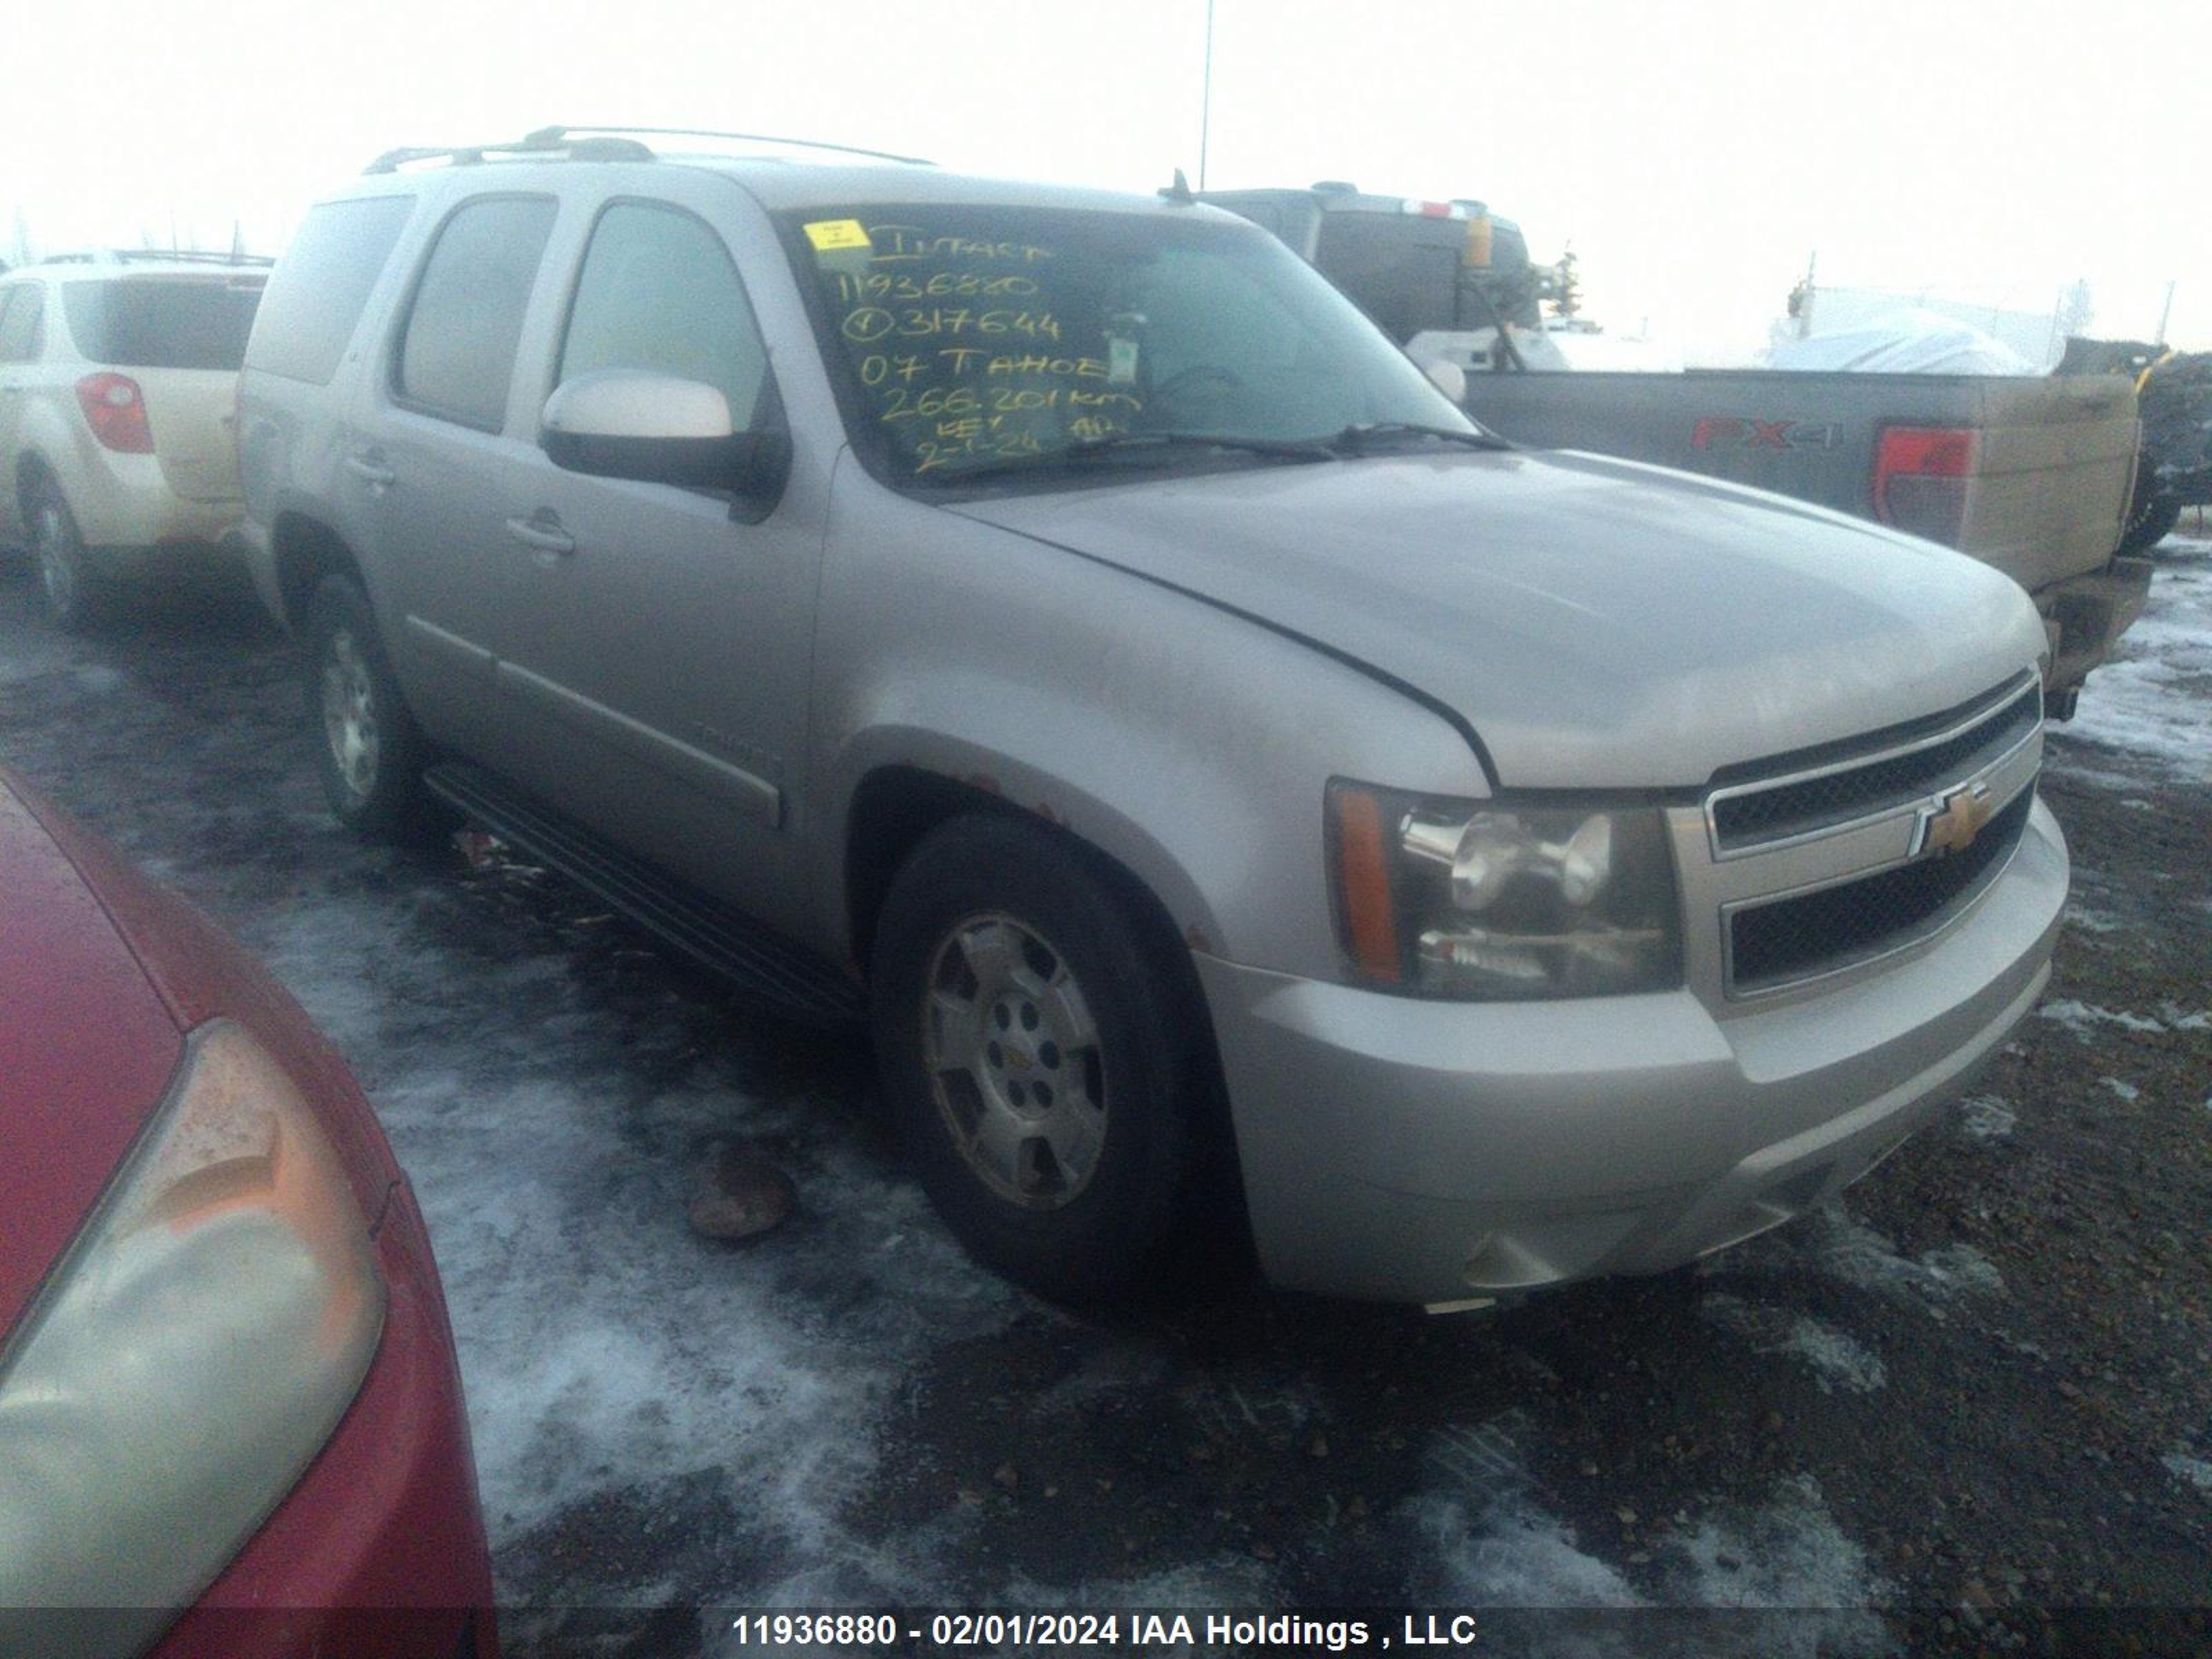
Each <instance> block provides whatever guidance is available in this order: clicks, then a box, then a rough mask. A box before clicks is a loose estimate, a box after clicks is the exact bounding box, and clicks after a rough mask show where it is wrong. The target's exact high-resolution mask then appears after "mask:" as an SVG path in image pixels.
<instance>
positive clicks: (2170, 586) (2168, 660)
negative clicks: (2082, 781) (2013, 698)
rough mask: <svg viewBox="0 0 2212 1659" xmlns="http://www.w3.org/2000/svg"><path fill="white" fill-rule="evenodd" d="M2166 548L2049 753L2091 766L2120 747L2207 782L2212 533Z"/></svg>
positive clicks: (2210, 764)
mask: <svg viewBox="0 0 2212 1659" xmlns="http://www.w3.org/2000/svg"><path fill="white" fill-rule="evenodd" d="M2163 545H2164V550H2163V552H2162V554H2161V556H2160V562H2159V568H2158V574H2157V576H2156V578H2155V580H2154V581H2153V582H2152V584H2151V591H2150V599H2149V602H2148V604H2147V605H2145V606H2144V608H2143V614H2142V616H2141V617H2138V618H2137V619H2136V623H2135V625H2134V626H2133V627H2132V628H2130V629H2128V631H2127V633H2126V635H2124V637H2123V638H2122V639H2121V641H2120V643H2119V647H2118V651H2117V653H2115V655H2114V659H2113V660H2112V661H2111V662H2108V663H2106V664H2105V665H2104V666H2102V667H2101V668H2099V669H2096V670H2095V671H2093V672H2092V673H2091V674H2090V676H2089V681H2088V684H2087V686H2086V687H2085V688H2084V689H2083V690H2082V693H2081V705H2080V707H2079V708H2078V709H2077V710H2076V711H2075V715H2074V718H2073V719H2072V720H2069V721H2068V722H2067V723H2066V724H2064V725H2063V726H2053V727H2052V728H2051V753H2052V758H2053V759H2054V761H2056V762H2058V763H2063V764H2068V765H2075V764H2080V765H2081V767H2082V769H2084V770H2093V769H2094V757H2095V755H2096V753H2097V751H2098V750H2100V749H2103V750H2124V751H2125V752H2126V753H2129V754H2131V755H2138V756H2142V757H2147V758H2148V759H2150V760H2153V761H2154V762H2157V763H2159V764H2160V766H2161V767H2162V769H2164V770H2166V772H2167V773H2169V774H2170V775H2172V776H2173V777H2175V778H2177V779H2179V780H2182V781H2186V782H2191V783H2212V731H2208V730H2207V729H2206V727H2205V725H2204V708H2203V701H2202V696H2203V688H2204V686H2205V685H2206V684H2212V539H2208V538H2204V537H2202V536H2194V535H2173V536H2169V537H2167V538H2166V541H2165V543H2164V544H2163ZM2192 691H2193V692H2194V693H2195V695H2193V696H2192V695H2189V694H2190V693H2191V692H2192Z"/></svg>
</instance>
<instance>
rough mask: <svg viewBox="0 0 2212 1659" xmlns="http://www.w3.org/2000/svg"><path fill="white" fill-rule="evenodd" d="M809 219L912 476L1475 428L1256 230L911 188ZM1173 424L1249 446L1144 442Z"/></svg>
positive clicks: (805, 231) (888, 454)
mask: <svg viewBox="0 0 2212 1659" xmlns="http://www.w3.org/2000/svg"><path fill="white" fill-rule="evenodd" d="M791 217H792V222H793V224H794V225H795V227H796V233H797V234H796V235H795V236H794V239H793V240H794V246H796V247H797V248H798V249H799V258H802V259H803V260H805V261H806V262H808V263H810V264H811V267H812V270H811V273H805V275H806V276H808V277H809V278H810V279H811V281H812V282H813V283H815V284H816V285H817V293H818V295H819V297H820V300H821V305H820V307H818V309H817V318H818V319H819V323H820V325H821V326H822V328H823V334H824V339H823V350H824V355H825V356H827V357H828V358H829V360H830V361H831V362H833V363H836V364H840V365H842V368H844V370H845V371H846V373H847V374H848V376H849V380H848V386H847V387H846V394H847V404H848V410H849V411H850V412H851V414H852V416H854V426H855V428H856V431H855V435H854V436H855V442H856V443H857V444H860V445H862V446H865V447H866V448H868V449H869V450H870V451H871V453H872V455H873V457H874V459H875V460H876V462H877V464H878V465H879V466H881V467H882V468H883V469H884V470H885V471H888V472H889V474H890V477H892V478H893V479H895V480H896V481H899V482H902V483H903V482H912V483H927V484H940V483H957V482H959V481H960V480H961V479H962V478H963V477H965V476H968V475H970V474H979V473H981V472H985V471H989V472H994V473H1001V474H1003V473H1005V472H1006V471H1007V470H1008V469H1007V463H1009V462H1029V461H1035V462H1038V463H1042V464H1045V465H1044V466H1043V467H1041V468H1039V469H1038V470H1040V471H1042V470H1047V469H1048V466H1049V463H1050V462H1051V461H1052V459H1054V457H1057V456H1064V457H1066V458H1067V459H1070V460H1073V459H1076V458H1077V457H1079V456H1087V455H1096V454H1098V453H1101V452H1103V451H1109V450H1110V451H1113V452H1115V453H1120V452H1121V449H1122V448H1124V447H1127V449H1128V450H1130V451H1131V452H1133V453H1138V454H1141V455H1143V456H1145V457H1146V459H1147V460H1148V462H1149V463H1151V464H1166V463H1167V462H1168V461H1169V460H1170V459H1175V460H1181V459H1188V458H1190V457H1192V456H1200V457H1203V458H1204V459H1206V461H1207V462H1209V463H1211V464H1237V463H1238V462H1240V461H1241V462H1242V463H1243V464H1263V458H1264V457H1265V456H1266V455H1267V453H1270V451H1269V449H1268V446H1273V452H1274V453H1280V450H1281V447H1282V446H1283V445H1285V444H1308V445H1310V444H1314V443H1318V442H1322V441H1328V440H1330V439H1333V438H1334V437H1335V436H1336V435H1339V434H1340V433H1342V432H1344V431H1345V430H1346V429H1347V428H1353V427H1366V426H1385V425H1390V424H1394V423H1404V424H1410V425H1415V426H1425V427H1439V428H1446V429H1447V430H1449V431H1451V432H1455V433H1472V432H1474V430H1475V428H1474V427H1473V426H1472V425H1471V424H1470V423H1469V422H1468V420H1467V419H1466V417H1465V416H1462V414H1461V413H1460V412H1459V411H1458V410H1456V409H1455V408H1454V407H1453V406H1452V405H1451V404H1450V403H1449V401H1448V400H1446V399H1445V398H1444V397H1443V394H1442V393H1440V392H1437V390H1436V388H1435V387H1434V386H1431V385H1430V384H1429V381H1428V380H1427V379H1426V377H1425V376H1424V375H1423V374H1421V372H1420V371H1419V369H1417V368H1414V367H1413V364H1412V363H1410V362H1407V359H1406V358H1405V356H1403V355H1402V354H1401V353H1400V352H1399V351H1398V350H1397V349H1395V347H1393V346H1392V345H1391V343H1389V340H1387V339H1385V338H1384V337H1383V335H1382V334H1380V333H1379V332H1377V331H1376V328H1375V326H1374V325H1373V324H1371V323H1370V322H1369V321H1368V320H1367V319H1365V318H1364V317H1363V316H1361V315H1360V313H1359V312H1358V308H1357V307H1354V306H1353V305H1352V303H1351V302H1350V301H1347V300H1346V299H1345V298H1344V297H1343V296H1342V295H1340V294H1338V293H1337V292H1336V290H1335V289H1332V288H1331V287H1329V286H1328V283H1326V282H1324V281H1323V280H1322V278H1321V277H1320V276H1316V274H1315V273H1314V272H1313V271H1312V270H1310V269H1309V268H1308V267H1307V266H1306V265H1305V264H1304V263H1303V262H1302V261H1300V260H1299V259H1298V258H1297V257H1296V256H1295V255H1293V254H1292V253H1291V252H1290V251H1289V250H1288V249H1286V248H1285V247H1284V246H1282V244H1281V243H1279V241H1277V240H1275V239H1274V238H1273V237H1272V236H1270V235H1268V234H1267V233H1266V232H1264V231H1262V230H1260V229H1258V228H1256V227H1254V226H1250V225H1245V224H1233V223H1232V224H1225V223H1221V222H1215V221H1212V220H1209V219H1200V218H1195V217H1193V218H1176V217H1171V216H1166V215H1158V216H1154V215H1147V214H1140V213H1110V212H1096V211H1091V212H1086V211H1080V210H1048V209H1038V208H1025V207H1024V208H1008V207H948V206H941V205H930V206H925V207H918V206H914V205H911V204H907V205H901V206H897V207H854V208H851V209H849V210H848V209H842V208H841V209H818V208H817V209H814V210H809V211H806V212H805V213H802V214H797V215H793V216H791ZM1164 435H1175V436H1176V437H1177V438H1178V439H1208V438H1218V439H1221V440H1224V441H1225V442H1226V443H1230V444H1237V445H1243V446H1246V447H1242V448H1218V447H1216V448H1209V447H1208V446H1206V445H1205V444H1203V443H1194V444H1181V443H1179V444H1177V445H1175V446H1172V447H1170V446H1166V445H1153V444H1149V443H1146V440H1147V439H1150V438H1156V437H1159V436H1164ZM1022 470H1023V471H1030V470H1031V469H1030V467H1029V466H1027V465H1024V467H1023V468H1022ZM1061 476H1064V475H1061Z"/></svg>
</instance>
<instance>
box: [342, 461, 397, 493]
mask: <svg viewBox="0 0 2212 1659" xmlns="http://www.w3.org/2000/svg"><path fill="white" fill-rule="evenodd" d="M346 471H349V472H350V473H352V474H353V476H354V477H356V478H359V479H360V480H361V481H362V483H366V484H368V486H369V487H370V488H371V489H391V488H392V485H394V484H396V483H398V482H399V475H398V473H397V472H394V471H392V469H391V468H390V467H388V466H383V465H379V464H378V463H377V462H375V461H372V460H368V459H365V458H363V457H362V456H359V455H349V456H347V457H346Z"/></svg>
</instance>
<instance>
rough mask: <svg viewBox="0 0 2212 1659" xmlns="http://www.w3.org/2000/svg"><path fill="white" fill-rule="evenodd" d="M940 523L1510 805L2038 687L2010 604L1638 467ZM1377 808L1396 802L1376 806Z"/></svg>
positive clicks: (1070, 495) (1095, 500) (1026, 500)
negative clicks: (1221, 615)
mask: <svg viewBox="0 0 2212 1659" xmlns="http://www.w3.org/2000/svg"><path fill="white" fill-rule="evenodd" d="M948 510H950V511H953V512H957V513H963V514H965V515H967V516H968V517H969V518H972V519H976V520H981V521H982V522H984V523H987V524H992V525H996V526H1000V527H1001V528H1003V529H1006V530H1011V531H1013V532H1018V533H1019V534H1021V535H1024V536H1029V537H1032V538H1036V539H1037V540H1039V541H1042V542H1045V543H1048V544H1053V545H1055V546H1058V547H1060V548H1063V549H1066V550H1070V551H1073V552H1076V553H1080V554H1084V555H1086V556H1090V557H1091V558H1095V559H1098V560H1101V561H1103V562H1106V563H1109V564H1112V565H1115V566H1118V567H1120V568H1123V569H1126V570H1129V571H1132V572H1133V573H1135V574H1139V575H1143V576H1146V577H1150V578H1152V579H1154V580H1158V581H1162V582H1164V583H1168V584H1170V585H1172V586H1176V587H1180V588H1183V589H1186V590H1188V591H1189V592H1193V593H1195V594H1197V595H1199V596H1200V597H1202V598H1204V599H1210V600H1212V601H1213V602H1215V603H1217V604H1219V605H1226V606H1230V607H1233V608H1234V609H1236V610H1238V611H1244V612H1246V613H1248V614H1249V615H1252V616H1254V617H1258V618H1260V619H1261V620H1262V621H1264V622H1267V623H1270V624H1272V625H1273V626H1275V627H1277V628H1279V629H1285V630H1288V631H1290V632H1291V633H1294V634H1297V635H1304V637H1306V638H1308V639H1310V640H1313V641H1316V642H1318V643H1320V644H1322V645H1323V646H1326V647H1328V648H1330V649H1332V650H1334V651H1336V652H1339V653H1343V654H1346V655H1348V656H1350V657H1352V658H1354V659H1357V660H1358V661H1360V662H1362V663H1364V664H1366V665H1368V666H1370V668H1373V669H1375V670H1376V671H1381V672H1383V673H1385V674H1388V675H1390V676H1392V677H1394V678H1396V679H1399V680H1401V681H1403V682H1404V683H1406V684H1409V685H1411V686H1413V687H1414V688H1416V689H1417V690H1420V691H1422V692H1424V693H1425V694H1426V695H1427V696H1430V697H1432V698H1434V699H1436V700H1437V701H1438V702H1442V703H1443V704H1445V705H1446V706H1448V707H1449V708H1452V709H1454V710H1455V711H1456V712H1457V713H1458V714H1460V715H1461V716H1462V718H1463V719H1464V720H1466V721H1467V723H1468V725H1469V726H1472V727H1473V728H1474V731H1475V732H1476V733H1477V734H1478V736H1479V737H1480V738H1481V740H1482V744H1483V746H1484V747H1485V748H1486V750H1488V752H1489V755H1490V757H1491V763H1492V766H1493V768H1494V769H1495V771H1496V773H1497V777H1498V783H1499V784H1500V785H1501V786H1502V787H1508V788H1591V787H1607V788H1630V787H1637V788H1644V787H1650V788H1681V787H1694V786H1697V785H1699V784H1702V783H1704V782H1705V781H1706V780H1707V779H1708V778H1710V777H1711V775H1712V774H1713V773H1714V772H1715V771H1717V769H1720V768H1722V767H1723V766H1729V765H1732V764H1735V763H1740V762H1745V761H1755V760H1759V759H1763V758H1765V757H1770V756H1774V755H1778V754H1783V753H1786V752H1788V751H1790V750H1798V749H1803V748H1806V747H1808V746H1810V745H1812V744H1820V743H1826V742H1831V741H1833V740H1835V739H1838V738H1851V737H1856V736H1858V735H1859V734H1861V733H1863V732H1870V731H1874V730H1876V729H1878V728H1880V727H1882V726H1891V725H1894V724H1897V723H1899V722H1900V721H1904V720H1912V719H1916V718H1917V717H1920V716H1923V715H1925V714H1931V713H1934V712H1936V711H1937V710H1939V709H1944V708H1951V707H1954V706H1955V705H1956V704H1959V703H1961V702H1966V701H1967V700H1968V699H1970V698H1972V697H1973V696H1977V695H1978V694H1979V693H1981V692H1984V691H1986V690H1989V689H1990V687H1992V686H1994V685H1996V684H1998V683H1999V682H2000V681H2002V680H2003V679H2005V678H2008V677H2009V676H2011V675H2015V674H2017V673H2018V672H2019V671H2021V669H2022V668H2024V667H2026V666H2027V665H2030V664H2032V663H2033V661H2034V659H2035V658H2036V655H2037V653H2039V651H2041V650H2042V649H2043V647H2044V643H2045V641H2044V633H2043V627H2042V623H2041V621H2040V619H2039V618H2038V617H2037V616H2036V614H2035V609H2034V606H2033V605H2031V604H2030V603H2029V601H2028V599H2027V596H2026V594H2025V593H2023V592H2021V589H2020V587H2019V586H2017V585H2016V584H2015V583H2014V582H2013V580H2011V579H2010V578H2009V577H2007V576H2004V575H2002V574H1999V573H1998V572H1996V571H1995V570H1993V569H1991V568H1989V567H1987V566H1985V565H1981V564H1978V563H1976V562H1974V561H1973V560H1972V559H1969V558H1966V557H1965V556H1962V555H1960V554H1958V553H1954V552H1952V551H1951V550H1948V549H1946V548H1941V547H1937V546H1936V545H1935V544H1933V543H1929V542H1922V541H1917V540H1914V539H1911V538H1906V537H1902V536H1899V535H1896V534H1893V532H1888V531H1886V530H1883V529H1881V528H1880V527H1878V526H1875V525H1871V524H1866V523H1862V522H1861V521H1859V520H1855V519H1848V518H1844V517H1842V516H1841V515H1839V514H1837V513H1830V512H1827V511H1826V510H1825V509H1822V508H1819V507H1808V506H1807V505H1805V504H1803V503H1802V502H1797V501H1789V500H1786V499H1784V498H1783V497H1780V496H1775V495H1765V494H1764V493H1762V492H1759V491H1757V490H1750V489H1741V488H1739V487H1737V486H1735V485H1731V484H1724V483H1717V482H1715V481H1713V480H1710V479H1705V478H1696V477H1689V476H1687V475H1685V474H1681V473H1675V472H1669V471H1665V470H1664V469H1662V468H1658V467H1649V466H1644V465H1638V464H1637V463H1634V462H1628V461H1616V460H1612V459H1604V458H1601V457H1597V456H1590V455H1580V454H1573V453H1559V452H1550V453H1523V452H1499V453H1481V452H1473V453H1470V452H1464V451H1452V452H1449V453H1442V454H1437V453H1420V454H1418V455H1401V456H1382V457H1373V458H1370V459H1362V460H1352V461H1341V462H1335V463H1330V464H1327V465H1322V464H1312V465H1273V466H1258V467H1252V468H1246V469H1240V470H1238V471H1235V472H1229V473H1210V474H1206V475H1203V476H1199V477H1179V478H1167V479H1150V480H1146V481H1144V482H1141V483H1134V484H1130V485H1126V486H1111V487H1107V488H1103V489H1082V490H1073V491H1067V492H1063V493H1057V494H1052V495H1021V496H1008V497H1004V498H995V499H986V500H981V501H968V502H963V503H961V504H959V505H958V506H956V507H951V508H949V509H948ZM1383 781H1388V780H1383Z"/></svg>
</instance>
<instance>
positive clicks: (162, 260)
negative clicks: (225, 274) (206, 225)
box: [37, 247, 276, 266]
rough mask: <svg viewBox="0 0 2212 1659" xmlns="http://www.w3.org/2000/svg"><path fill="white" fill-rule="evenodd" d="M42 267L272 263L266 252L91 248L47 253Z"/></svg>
mask: <svg viewBox="0 0 2212 1659" xmlns="http://www.w3.org/2000/svg"><path fill="white" fill-rule="evenodd" d="M37 263H38V264H42V265H127V264H133V263H143V264H162V265H167V264H179V265H240V266H245V265H253V266H267V265H273V264H276V258H275V256H274V255H271V254H267V253H218V252H215V251H214V250H212V249H209V248H159V247H95V248H85V249H82V250H80V251H79V252H74V253H49V254H48V255H46V258H43V259H40V260H39V261H38V262H37Z"/></svg>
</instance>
